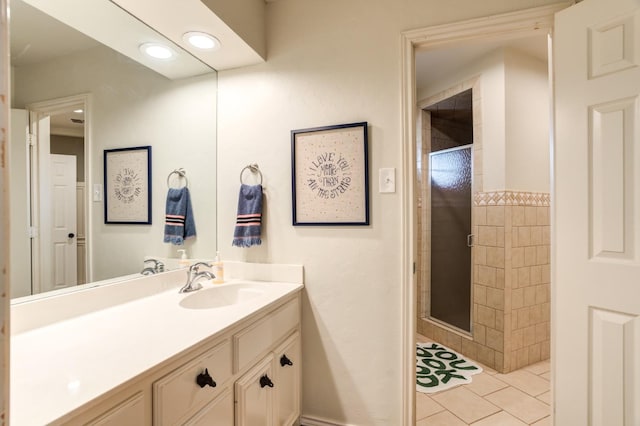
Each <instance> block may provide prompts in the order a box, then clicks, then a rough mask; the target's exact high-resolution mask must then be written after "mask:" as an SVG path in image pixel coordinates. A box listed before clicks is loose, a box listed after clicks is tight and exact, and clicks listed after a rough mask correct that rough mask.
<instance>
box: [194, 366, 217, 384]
mask: <svg viewBox="0 0 640 426" xmlns="http://www.w3.org/2000/svg"><path fill="white" fill-rule="evenodd" d="M196 383H197V384H198V386H200V387H201V388H203V387H205V386H211V387H212V388H215V387H216V382H214V381H213V378H212V377H211V376H210V375H209V369H208V368H205V369H204V373H200V374H198V377H196Z"/></svg>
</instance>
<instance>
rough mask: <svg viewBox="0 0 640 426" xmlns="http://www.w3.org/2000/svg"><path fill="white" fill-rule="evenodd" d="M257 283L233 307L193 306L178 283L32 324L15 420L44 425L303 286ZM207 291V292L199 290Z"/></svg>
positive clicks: (20, 360)
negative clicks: (253, 293) (260, 290)
mask: <svg viewBox="0 0 640 426" xmlns="http://www.w3.org/2000/svg"><path fill="white" fill-rule="evenodd" d="M239 281H241V282H251V283H256V284H259V285H261V286H264V288H265V292H264V294H262V295H261V296H259V297H257V298H255V299H252V300H249V301H246V302H243V303H240V304H237V305H233V306H230V307H223V308H215V309H187V308H184V307H181V306H180V305H179V302H180V300H182V299H183V298H185V297H188V296H189V294H179V293H178V291H177V290H178V288H179V286H177V287H175V288H171V289H170V290H164V291H162V292H159V293H156V294H153V295H150V296H147V297H142V298H138V299H134V300H131V301H128V302H125V303H120V304H117V305H115V306H112V307H107V308H105V309H100V310H97V311H94V312H89V313H85V314H82V315H78V316H75V317H72V318H68V319H64V320H62V321H58V322H55V323H53V324H51V325H46V326H42V327H37V328H33V329H30V330H27V331H24V332H20V333H18V334H14V335H12V337H11V358H10V362H11V366H10V371H11V378H10V382H11V383H10V391H11V393H10V395H11V407H10V416H11V418H10V420H11V424H12V425H16V426H23V425H39V426H40V425H44V424H47V423H49V422H51V421H54V420H56V419H58V418H60V417H61V416H63V415H65V414H67V413H69V412H71V411H73V410H75V409H77V408H78V407H80V406H82V405H84V404H85V403H87V402H89V401H91V400H93V399H94V398H96V397H99V396H100V395H102V394H104V393H105V392H107V391H109V390H111V389H113V388H115V387H117V386H118V385H121V384H123V383H124V382H126V381H128V380H130V379H132V378H135V377H136V376H138V375H140V374H142V373H144V372H145V371H147V370H149V369H150V368H152V367H154V366H156V365H158V364H160V363H162V362H164V361H166V360H168V359H170V358H171V357H173V356H175V355H177V354H179V353H180V352H182V351H184V350H186V349H189V348H190V347H192V346H194V345H196V344H198V343H199V342H201V341H202V340H204V339H206V338H209V337H211V336H214V335H216V334H218V333H220V332H222V331H224V330H225V329H227V328H228V327H230V326H232V325H234V324H235V323H237V322H238V321H240V320H242V319H244V318H246V317H247V316H249V315H251V314H253V313H255V312H258V311H260V310H262V309H264V308H266V307H267V306H269V305H272V304H273V303H275V302H277V301H279V300H281V299H282V298H284V297H286V296H288V295H290V294H293V293H295V292H297V291H299V290H301V289H302V287H303V285H302V284H300V283H288V282H258V281H247V280H237V279H236V280H232V281H230V282H229V283H225V284H215V285H214V284H211V283H209V282H204V283H203V284H204V286H205V288H207V287H213V286H224V285H230V284H233V283H235V282H239ZM200 291H202V290H200Z"/></svg>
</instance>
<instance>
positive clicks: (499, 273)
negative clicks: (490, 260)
mask: <svg viewBox="0 0 640 426" xmlns="http://www.w3.org/2000/svg"><path fill="white" fill-rule="evenodd" d="M504 278H505V276H504V269H502V268H496V288H505V280H504Z"/></svg>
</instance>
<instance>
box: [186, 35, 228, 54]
mask: <svg viewBox="0 0 640 426" xmlns="http://www.w3.org/2000/svg"><path fill="white" fill-rule="evenodd" d="M182 39H183V40H184V41H186V42H187V43H189V44H190V45H191V46H193V47H197V48H198V49H206V50H215V49H218V48H219V47H220V40H218V39H217V38H215V37H214V36H212V35H211V34H207V33H203V32H200V31H189V32H186V33H184V34H183V35H182Z"/></svg>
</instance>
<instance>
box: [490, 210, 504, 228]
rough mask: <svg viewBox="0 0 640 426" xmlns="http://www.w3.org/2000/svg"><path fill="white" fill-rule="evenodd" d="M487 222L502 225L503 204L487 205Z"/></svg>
mask: <svg viewBox="0 0 640 426" xmlns="http://www.w3.org/2000/svg"><path fill="white" fill-rule="evenodd" d="M487 224H488V225H493V226H504V206H487Z"/></svg>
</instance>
